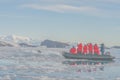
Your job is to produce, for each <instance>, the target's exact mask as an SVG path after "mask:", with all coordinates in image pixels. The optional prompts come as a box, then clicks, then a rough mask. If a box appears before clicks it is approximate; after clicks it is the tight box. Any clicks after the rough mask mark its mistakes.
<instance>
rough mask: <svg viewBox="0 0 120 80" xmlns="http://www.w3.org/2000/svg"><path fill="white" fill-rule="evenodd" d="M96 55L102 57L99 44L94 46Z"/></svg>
mask: <svg viewBox="0 0 120 80" xmlns="http://www.w3.org/2000/svg"><path fill="white" fill-rule="evenodd" d="M94 53H95V54H98V55H100V50H99V47H98V45H97V44H95V45H94Z"/></svg>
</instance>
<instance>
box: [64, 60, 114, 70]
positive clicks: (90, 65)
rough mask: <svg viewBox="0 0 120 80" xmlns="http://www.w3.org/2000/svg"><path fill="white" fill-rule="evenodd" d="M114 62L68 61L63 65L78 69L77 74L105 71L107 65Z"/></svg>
mask: <svg viewBox="0 0 120 80" xmlns="http://www.w3.org/2000/svg"><path fill="white" fill-rule="evenodd" d="M113 62H114V61H94V60H66V61H63V62H62V63H63V64H65V65H68V66H72V67H73V66H74V68H77V72H95V71H104V68H105V65H106V64H110V63H113Z"/></svg>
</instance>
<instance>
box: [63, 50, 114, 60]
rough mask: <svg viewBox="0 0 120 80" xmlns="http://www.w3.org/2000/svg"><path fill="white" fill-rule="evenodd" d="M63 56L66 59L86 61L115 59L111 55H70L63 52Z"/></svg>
mask: <svg viewBox="0 0 120 80" xmlns="http://www.w3.org/2000/svg"><path fill="white" fill-rule="evenodd" d="M63 56H64V57H65V58H67V59H88V60H113V59H114V58H115V57H113V56H111V55H90V54H87V55H83V54H71V53H68V52H64V53H63Z"/></svg>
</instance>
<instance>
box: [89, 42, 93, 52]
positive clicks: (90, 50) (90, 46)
mask: <svg viewBox="0 0 120 80" xmlns="http://www.w3.org/2000/svg"><path fill="white" fill-rule="evenodd" d="M88 51H89V53H91V54H92V53H93V46H92V43H90V44H88Z"/></svg>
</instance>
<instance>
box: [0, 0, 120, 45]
mask: <svg viewBox="0 0 120 80" xmlns="http://www.w3.org/2000/svg"><path fill="white" fill-rule="evenodd" d="M10 34H16V35H20V36H28V37H31V38H33V39H52V40H57V41H64V42H83V43H86V42H92V43H102V42H104V43H105V44H106V45H108V46H111V45H120V0H0V35H10Z"/></svg>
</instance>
